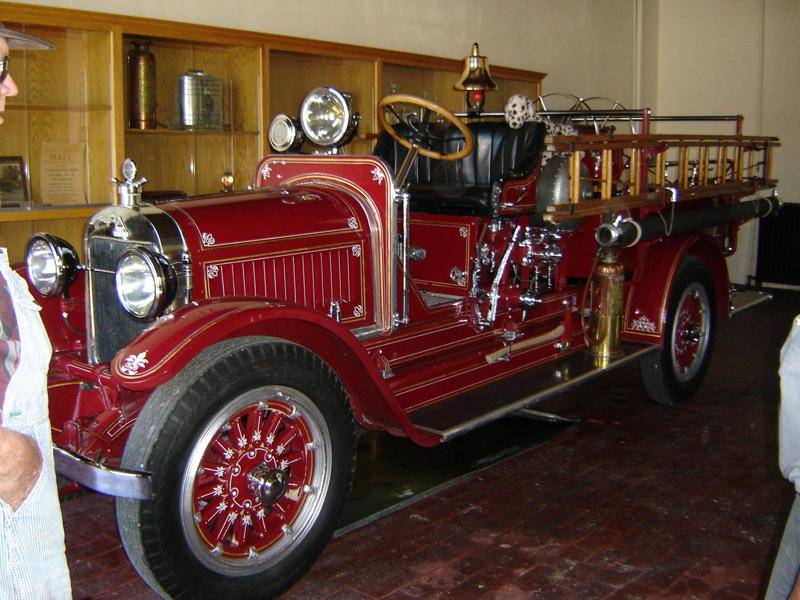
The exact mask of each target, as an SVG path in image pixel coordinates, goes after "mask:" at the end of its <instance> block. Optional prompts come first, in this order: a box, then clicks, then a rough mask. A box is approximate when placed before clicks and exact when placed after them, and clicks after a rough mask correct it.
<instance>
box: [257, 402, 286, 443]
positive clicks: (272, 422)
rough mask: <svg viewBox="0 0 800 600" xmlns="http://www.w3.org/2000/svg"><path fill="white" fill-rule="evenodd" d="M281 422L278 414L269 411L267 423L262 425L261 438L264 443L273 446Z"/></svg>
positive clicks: (281, 418)
mask: <svg viewBox="0 0 800 600" xmlns="http://www.w3.org/2000/svg"><path fill="white" fill-rule="evenodd" d="M282 420H283V417H282V415H281V414H280V413H278V412H277V411H274V410H272V411H270V413H269V416H268V417H267V422H266V424H265V425H264V434H263V438H262V439H263V440H264V442H266V443H267V444H270V445H272V444H273V442H274V441H275V434H276V433H277V432H278V428H279V427H280V425H281V421H282Z"/></svg>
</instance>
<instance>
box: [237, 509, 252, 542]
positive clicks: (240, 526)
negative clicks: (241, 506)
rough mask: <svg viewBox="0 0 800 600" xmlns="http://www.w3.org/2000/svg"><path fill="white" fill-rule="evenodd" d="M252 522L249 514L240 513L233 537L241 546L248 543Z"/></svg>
mask: <svg viewBox="0 0 800 600" xmlns="http://www.w3.org/2000/svg"><path fill="white" fill-rule="evenodd" d="M250 523H251V521H250V515H249V514H244V515H239V518H238V519H236V524H235V526H234V528H233V538H234V540H235V541H236V545H238V546H241V545H242V544H244V543H246V541H247V537H248V533H249V532H250V529H251V527H250Z"/></svg>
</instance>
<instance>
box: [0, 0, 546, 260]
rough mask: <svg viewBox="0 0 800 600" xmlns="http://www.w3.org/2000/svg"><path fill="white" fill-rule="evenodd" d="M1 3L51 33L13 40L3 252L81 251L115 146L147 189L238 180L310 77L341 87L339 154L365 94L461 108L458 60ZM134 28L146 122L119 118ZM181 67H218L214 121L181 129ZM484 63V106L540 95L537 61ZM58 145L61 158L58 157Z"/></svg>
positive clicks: (368, 112) (374, 129)
mask: <svg viewBox="0 0 800 600" xmlns="http://www.w3.org/2000/svg"><path fill="white" fill-rule="evenodd" d="M0 15H2V17H3V21H4V22H5V23H6V25H8V26H10V27H12V28H14V29H18V30H21V31H27V32H29V33H31V34H33V35H37V36H40V37H43V38H45V39H47V40H50V41H52V42H53V43H54V44H55V45H56V48H55V50H50V51H39V50H37V51H27V52H24V51H17V50H14V51H12V53H11V54H12V57H13V62H12V66H11V69H12V71H11V72H12V74H13V76H14V78H15V80H16V81H17V82H18V83H19V87H20V94H19V95H18V96H17V97H15V98H8V99H7V103H6V113H5V124H3V125H2V132H1V133H2V135H0V157H9V160H11V158H10V157H22V158H23V160H24V163H25V165H26V166H27V181H28V186H29V200H28V202H27V206H10V207H9V206H6V207H3V206H0V244H2V245H3V246H6V247H7V248H8V249H9V254H10V256H11V259H12V260H21V259H22V257H23V255H24V252H25V247H26V244H27V240H28V238H29V237H30V235H31V234H32V233H34V232H36V231H43V230H47V231H49V232H52V233H54V234H55V235H59V236H61V237H63V238H65V239H66V240H68V241H69V242H70V243H71V244H73V246H75V248H76V249H78V250H79V251H81V249H82V248H81V245H82V242H81V237H82V232H83V224H84V222H85V219H86V217H88V216H89V215H91V214H92V213H93V212H94V211H95V210H97V208H98V206H99V205H103V204H108V203H113V202H115V201H116V198H115V195H114V185H112V183H111V181H110V180H111V178H112V177H114V176H117V175H119V166H120V163H121V162H122V159H123V158H125V157H126V156H129V157H131V158H133V159H134V160H135V161H136V163H137V166H138V168H139V174H140V175H141V176H144V177H147V178H148V180H149V183H148V184H147V186H146V188H145V190H147V191H166V190H170V191H172V190H175V191H181V192H185V193H187V194H204V193H211V192H217V191H218V190H219V189H220V186H221V183H220V178H221V176H222V175H223V173H225V172H226V171H231V172H232V173H233V174H234V177H235V187H236V188H237V189H242V188H245V187H246V186H248V185H250V184H251V183H252V181H253V176H254V172H255V169H256V167H257V165H258V163H259V161H260V159H261V158H262V157H263V156H264V155H266V154H268V153H269V152H270V148H269V143H268V140H267V131H268V128H269V123H270V121H271V120H272V118H273V117H274V116H275V115H276V114H278V113H281V112H283V113H287V114H289V115H293V116H297V114H298V111H299V108H300V104H301V102H302V100H303V98H305V96H306V94H308V92H309V91H311V89H313V88H314V87H317V86H325V85H328V86H333V87H336V88H338V89H340V90H341V91H344V92H349V93H350V94H351V95H352V98H353V109H354V110H355V111H356V112H358V113H360V114H361V121H360V123H359V129H358V135H357V137H356V139H355V140H354V141H353V142H351V144H349V145H348V146H347V147H346V148H345V149H344V151H345V152H347V153H351V154H356V153H358V154H368V153H370V152H371V151H372V148H373V146H374V143H375V139H376V138H377V136H378V134H379V125H378V120H377V102H378V100H379V99H380V98H381V97H383V96H384V95H386V94H388V93H391V92H392V91H396V92H401V93H408V94H414V95H419V96H423V97H426V98H428V99H430V100H433V101H434V102H438V103H440V104H442V105H444V106H445V107H447V108H449V109H451V110H456V111H458V110H463V108H464V98H463V94H462V93H460V92H457V91H455V90H453V84H454V83H455V82H456V80H457V79H458V76H459V74H460V72H461V65H462V62H461V61H460V60H456V59H444V58H439V57H434V56H425V55H421V54H411V53H406V52H396V51H390V50H381V49H377V48H365V47H361V46H351V45H348V44H339V43H333V42H322V41H316V40H307V39H299V38H291V37H287V36H280V35H273V34H269V33H258V32H253V31H240V30H233V29H224V28H220V27H210V26H205V25H192V24H188V23H176V22H170V21H162V20H157V19H141V18H134V17H126V16H120V15H113V14H108V13H97V12H87V11H79V10H71V9H64V8H53V7H46V6H38V5H37V6H34V5H26V4H18V3H9V2H2V1H0ZM134 40H147V41H150V42H151V44H150V51H151V52H152V53H153V54H154V56H155V60H156V102H157V111H156V118H157V126H156V127H155V128H153V129H147V130H141V129H132V128H130V127H129V126H128V125H129V119H128V82H127V65H126V58H127V54H128V51H129V50H130V49H131V44H132V42H133V41H134ZM468 50H469V49H468V48H465V49H464V51H465V52H467V51H468ZM189 69H199V70H202V71H204V72H206V73H208V74H210V75H213V76H214V77H218V78H221V79H222V80H223V88H224V89H223V112H224V118H223V121H224V127H223V128H222V129H219V130H196V129H195V130H186V129H182V128H180V127H179V123H177V122H176V120H175V108H176V95H177V91H176V90H177V80H178V77H179V76H180V75H181V74H183V73H185V72H186V71H188V70H189ZM492 76H493V78H494V79H495V81H496V82H497V83H498V87H499V90H498V91H496V92H490V93H489V94H487V104H486V109H487V110H501V109H502V107H503V105H504V103H505V98H506V97H507V96H508V95H509V94H510V93H514V92H521V93H526V94H528V95H531V96H536V95H538V94H539V89H540V88H539V86H540V82H541V80H542V78H543V77H544V74H543V73H538V72H536V71H524V70H519V69H508V68H504V67H497V66H495V65H492ZM59 150H61V151H63V152H62V153H61V154H58V152H59ZM67 150H69V151H70V153H71V154H69V157H68V160H62V161H61V162H59V161H58V160H57V159H58V158H59V157H60V158H64V156H66V154H65V152H66V151H67ZM48 153H49V154H48ZM76 157H77V158H76ZM59 169H61V171H59ZM59 176H60V177H62V180H60V183H59V181H57V177H59ZM0 202H1V201H0Z"/></svg>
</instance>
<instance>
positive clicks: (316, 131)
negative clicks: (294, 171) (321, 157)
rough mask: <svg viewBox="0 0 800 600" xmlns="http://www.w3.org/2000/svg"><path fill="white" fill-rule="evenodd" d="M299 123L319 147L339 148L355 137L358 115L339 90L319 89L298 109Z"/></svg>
mask: <svg viewBox="0 0 800 600" xmlns="http://www.w3.org/2000/svg"><path fill="white" fill-rule="evenodd" d="M300 124H301V125H302V127H303V131H304V132H305V134H306V137H308V139H309V140H310V141H311V142H313V143H315V144H317V145H318V146H342V145H344V144H346V143H347V142H349V141H350V140H351V139H352V137H353V135H354V134H355V132H356V126H357V125H358V115H357V114H353V113H352V112H351V111H350V101H349V98H348V97H346V96H345V95H344V94H342V93H341V92H340V91H338V90H335V89H333V88H331V87H318V88H316V89H314V90H312V91H311V93H310V94H309V95H308V96H306V99H305V100H303V104H302V105H301V106H300Z"/></svg>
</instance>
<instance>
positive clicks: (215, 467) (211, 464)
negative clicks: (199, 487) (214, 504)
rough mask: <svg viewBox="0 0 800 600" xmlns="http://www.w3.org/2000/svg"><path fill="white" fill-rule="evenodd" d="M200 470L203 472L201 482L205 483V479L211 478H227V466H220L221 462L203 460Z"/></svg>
mask: <svg viewBox="0 0 800 600" xmlns="http://www.w3.org/2000/svg"><path fill="white" fill-rule="evenodd" d="M200 468H201V469H202V470H203V475H202V479H200V480H199V481H201V482H202V481H204V480H205V479H210V478H212V477H213V478H218V479H222V478H223V477H225V471H226V470H227V468H228V467H227V465H223V464H220V463H219V462H215V461H211V460H206V459H203V461H202V462H201V463H200Z"/></svg>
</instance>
